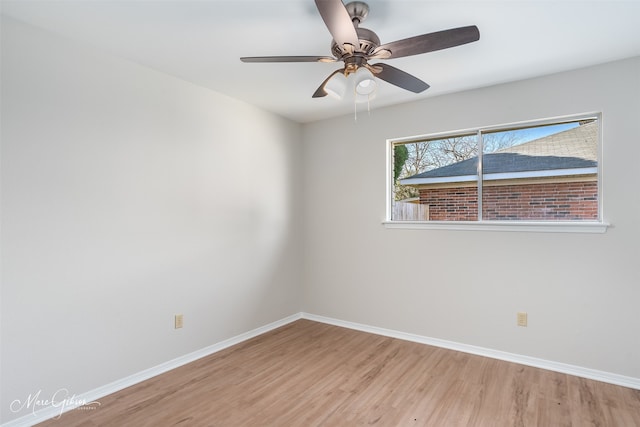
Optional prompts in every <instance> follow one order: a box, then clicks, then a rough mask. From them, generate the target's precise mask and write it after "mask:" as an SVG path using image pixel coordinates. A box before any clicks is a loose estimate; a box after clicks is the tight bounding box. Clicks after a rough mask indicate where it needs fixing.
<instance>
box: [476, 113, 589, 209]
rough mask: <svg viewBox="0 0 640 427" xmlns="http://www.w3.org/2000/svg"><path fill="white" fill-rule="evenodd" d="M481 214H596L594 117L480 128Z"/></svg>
mask: <svg viewBox="0 0 640 427" xmlns="http://www.w3.org/2000/svg"><path fill="white" fill-rule="evenodd" d="M482 143H483V156H482V157H483V158H482V172H483V175H482V219H483V220H500V221H504V220H530V221H563V220H572V221H575V220H598V217H599V216H598V155H597V153H598V149H597V146H598V121H597V120H595V119H589V120H583V121H575V122H569V123H560V124H553V125H547V126H536V127H529V128H523V129H515V130H504V131H499V132H489V133H483V134H482Z"/></svg>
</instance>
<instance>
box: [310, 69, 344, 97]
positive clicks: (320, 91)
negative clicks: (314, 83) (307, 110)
mask: <svg viewBox="0 0 640 427" xmlns="http://www.w3.org/2000/svg"><path fill="white" fill-rule="evenodd" d="M338 73H344V68H341V69H339V70H336V71H334V72H333V73H331V74H330V75H329V77H327V78H326V79H324V81H323V82H322V84H321V85H320V86H319V87H318V89H316V91H315V92H314V93H313V96H312V98H322V97H324V96H327V95H328V93H327V92H326V91H325V90H324V87H325V86H326V85H327V82H328V81H329V80H331V77H333V76H335V75H336V74H338Z"/></svg>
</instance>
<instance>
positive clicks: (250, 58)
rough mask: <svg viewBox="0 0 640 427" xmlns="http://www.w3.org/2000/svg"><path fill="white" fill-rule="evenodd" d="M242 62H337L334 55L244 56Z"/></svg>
mask: <svg viewBox="0 0 640 427" xmlns="http://www.w3.org/2000/svg"><path fill="white" fill-rule="evenodd" d="M240 61H242V62H336V61H337V59H336V58H334V57H332V56H243V57H242V58H240Z"/></svg>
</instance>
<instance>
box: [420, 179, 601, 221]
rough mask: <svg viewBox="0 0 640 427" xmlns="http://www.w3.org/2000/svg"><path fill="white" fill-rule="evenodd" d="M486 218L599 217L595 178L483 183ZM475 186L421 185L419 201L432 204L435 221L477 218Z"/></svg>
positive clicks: (574, 218)
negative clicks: (496, 183)
mask: <svg viewBox="0 0 640 427" xmlns="http://www.w3.org/2000/svg"><path fill="white" fill-rule="evenodd" d="M482 191H483V203H482V204H483V209H482V217H483V219H484V220H532V221H562V220H597V219H598V185H597V183H596V182H595V181H587V182H566V183H545V184H518V185H501V186H491V185H487V184H485V186H484V187H483V190H482ZM476 199H477V189H476V188H475V187H462V188H440V189H421V190H420V203H425V204H428V205H429V212H430V218H429V219H430V220H432V221H475V220H477V219H478V217H477V211H478V206H477V201H476Z"/></svg>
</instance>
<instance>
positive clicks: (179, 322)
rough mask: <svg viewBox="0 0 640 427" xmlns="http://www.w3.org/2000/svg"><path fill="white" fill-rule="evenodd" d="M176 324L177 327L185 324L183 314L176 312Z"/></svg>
mask: <svg viewBox="0 0 640 427" xmlns="http://www.w3.org/2000/svg"><path fill="white" fill-rule="evenodd" d="M174 325H175V328H176V329H180V328H182V326H184V319H183V316H182V314H176V316H175V318H174Z"/></svg>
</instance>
